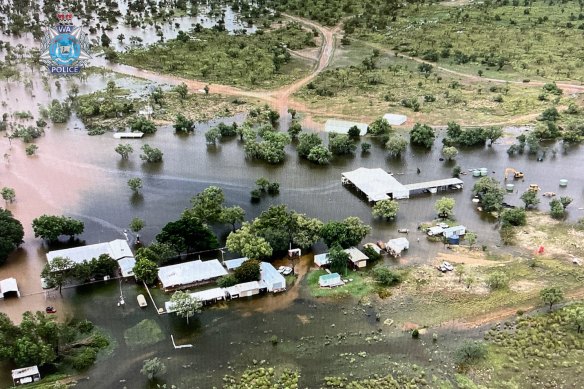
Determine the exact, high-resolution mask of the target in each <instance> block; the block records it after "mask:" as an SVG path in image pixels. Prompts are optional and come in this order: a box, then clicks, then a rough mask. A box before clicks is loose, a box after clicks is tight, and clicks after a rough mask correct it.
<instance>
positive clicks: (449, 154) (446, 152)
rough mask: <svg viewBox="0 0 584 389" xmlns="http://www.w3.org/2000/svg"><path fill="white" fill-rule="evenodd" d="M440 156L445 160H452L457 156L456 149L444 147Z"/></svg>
mask: <svg viewBox="0 0 584 389" xmlns="http://www.w3.org/2000/svg"><path fill="white" fill-rule="evenodd" d="M442 155H443V156H444V158H446V159H447V160H449V161H450V160H452V159H454V158H456V156H457V155H458V149H457V148H456V147H454V146H445V147H443V148H442Z"/></svg>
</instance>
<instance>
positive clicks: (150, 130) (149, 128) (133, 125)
mask: <svg viewBox="0 0 584 389" xmlns="http://www.w3.org/2000/svg"><path fill="white" fill-rule="evenodd" d="M130 130H131V131H132V132H143V133H144V134H154V133H155V132H156V125H155V124H154V122H153V121H151V120H148V119H147V118H146V117H144V116H142V115H140V116H136V117H135V118H134V119H133V120H131V121H130Z"/></svg>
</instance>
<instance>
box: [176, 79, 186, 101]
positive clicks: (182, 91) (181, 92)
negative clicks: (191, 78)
mask: <svg viewBox="0 0 584 389" xmlns="http://www.w3.org/2000/svg"><path fill="white" fill-rule="evenodd" d="M172 91H173V92H175V93H176V94H177V95H178V96H179V97H180V98H181V99H183V100H184V99H186V98H187V96H188V95H189V88H188V87H187V84H185V83H184V82H183V83H181V84H180V85H177V86H175V87H174V88H172Z"/></svg>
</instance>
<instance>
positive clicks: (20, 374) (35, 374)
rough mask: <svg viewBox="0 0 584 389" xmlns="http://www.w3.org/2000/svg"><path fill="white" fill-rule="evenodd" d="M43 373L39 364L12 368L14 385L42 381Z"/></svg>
mask: <svg viewBox="0 0 584 389" xmlns="http://www.w3.org/2000/svg"><path fill="white" fill-rule="evenodd" d="M40 379H41V374H40V373H39V368H38V366H29V367H23V368H22V369H14V370H12V382H13V383H14V385H15V386H16V385H24V384H30V383H31V382H37V381H40Z"/></svg>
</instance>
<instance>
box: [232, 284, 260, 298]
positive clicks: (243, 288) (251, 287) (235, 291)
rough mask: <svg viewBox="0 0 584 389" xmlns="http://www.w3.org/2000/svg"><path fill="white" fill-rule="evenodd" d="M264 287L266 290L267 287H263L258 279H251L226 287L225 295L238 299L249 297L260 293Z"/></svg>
mask: <svg viewBox="0 0 584 389" xmlns="http://www.w3.org/2000/svg"><path fill="white" fill-rule="evenodd" d="M262 289H264V290H265V288H262V286H261V285H260V283H259V282H258V281H250V282H244V283H243V284H237V285H233V286H230V287H228V288H225V295H226V296H227V298H230V299H236V298H238V297H249V296H253V295H256V294H259V293H260V291H262Z"/></svg>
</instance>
